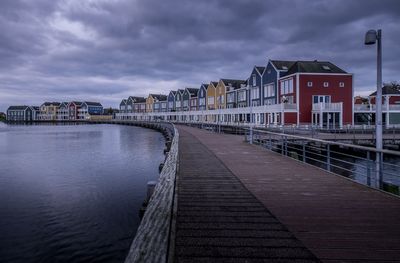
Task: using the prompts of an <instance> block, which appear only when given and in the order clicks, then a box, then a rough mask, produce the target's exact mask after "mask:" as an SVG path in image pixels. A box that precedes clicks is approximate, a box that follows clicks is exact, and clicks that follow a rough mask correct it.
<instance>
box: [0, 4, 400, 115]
mask: <svg viewBox="0 0 400 263" xmlns="http://www.w3.org/2000/svg"><path fill="white" fill-rule="evenodd" d="M399 14H400V4H399V3H398V1H396V0H393V1H389V0H386V1H367V0H353V1H345V0H340V1H338V0H330V1H322V0H321V1H306V0H303V1H300V0H298V1H265V0H259V1H258V0H255V1H254V0H231V1H223V0H208V1H183V0H169V1H161V0H146V1H144V0H143V1H142V0H137V1H132V0H121V1H116V0H114V1H105V0H104V1H101V0H97V1H79V0H74V1H72V0H71V1H69V0H59V1H53V0H46V1H45V0H40V1H37V0H36V1H16V0H12V1H11V0H6V1H1V3H0V32H2V34H0V57H1V60H0V110H5V108H6V106H7V105H9V104H14V103H26V104H33V103H35V104H38V103H40V102H42V101H43V100H67V99H91V100H92V99H96V100H100V101H102V102H103V103H104V104H106V105H110V104H112V105H116V104H117V102H118V101H119V100H120V99H121V98H123V97H126V96H128V95H132V94H137V95H143V96H144V95H146V94H148V93H149V92H164V93H167V92H168V91H169V90H170V89H176V88H182V87H184V86H187V85H190V86H195V87H198V86H199V85H200V83H202V82H209V81H210V80H217V79H219V78H222V77H227V78H247V77H248V74H249V73H250V71H251V67H252V66H253V65H255V64H258V65H263V64H265V63H266V62H267V60H268V59H270V58H271V59H291V60H299V59H303V60H314V59H318V60H329V61H332V62H333V63H335V64H337V65H338V66H340V67H342V68H344V69H345V70H347V71H349V72H351V73H354V74H355V75H354V76H355V89H356V93H363V92H364V93H368V91H369V90H371V89H373V88H374V83H375V63H374V61H375V56H376V52H375V47H366V46H364V45H363V37H364V33H365V31H366V30H368V29H370V28H382V29H383V33H384V40H383V45H384V46H383V47H384V79H385V80H386V81H391V80H399V72H398V68H400V62H399V57H400V48H399V44H398V43H399V40H400V37H399V36H400V27H399V26H398V25H399V24H400V15H399Z"/></svg>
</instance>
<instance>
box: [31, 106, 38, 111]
mask: <svg viewBox="0 0 400 263" xmlns="http://www.w3.org/2000/svg"><path fill="white" fill-rule="evenodd" d="M31 108H32V109H33V110H35V111H38V110H40V107H39V106H32V107H31Z"/></svg>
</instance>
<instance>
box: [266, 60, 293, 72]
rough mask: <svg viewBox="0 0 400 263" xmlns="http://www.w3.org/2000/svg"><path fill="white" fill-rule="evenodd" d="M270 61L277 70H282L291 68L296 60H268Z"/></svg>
mask: <svg viewBox="0 0 400 263" xmlns="http://www.w3.org/2000/svg"><path fill="white" fill-rule="evenodd" d="M270 62H271V63H272V65H274V67H275V68H276V69H277V70H282V71H286V70H289V68H291V67H292V66H293V64H294V63H296V61H289V60H270Z"/></svg>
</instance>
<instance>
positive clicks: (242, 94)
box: [238, 90, 246, 101]
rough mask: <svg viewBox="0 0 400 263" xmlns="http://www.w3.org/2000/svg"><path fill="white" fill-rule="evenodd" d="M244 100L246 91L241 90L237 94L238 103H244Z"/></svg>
mask: <svg viewBox="0 0 400 263" xmlns="http://www.w3.org/2000/svg"><path fill="white" fill-rule="evenodd" d="M245 100H246V91H245V90H241V91H239V92H238V101H245Z"/></svg>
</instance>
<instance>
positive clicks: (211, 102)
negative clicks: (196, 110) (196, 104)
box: [207, 96, 214, 105]
mask: <svg viewBox="0 0 400 263" xmlns="http://www.w3.org/2000/svg"><path fill="white" fill-rule="evenodd" d="M207 102H208V105H214V97H212V96H211V97H208V99H207Z"/></svg>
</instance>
